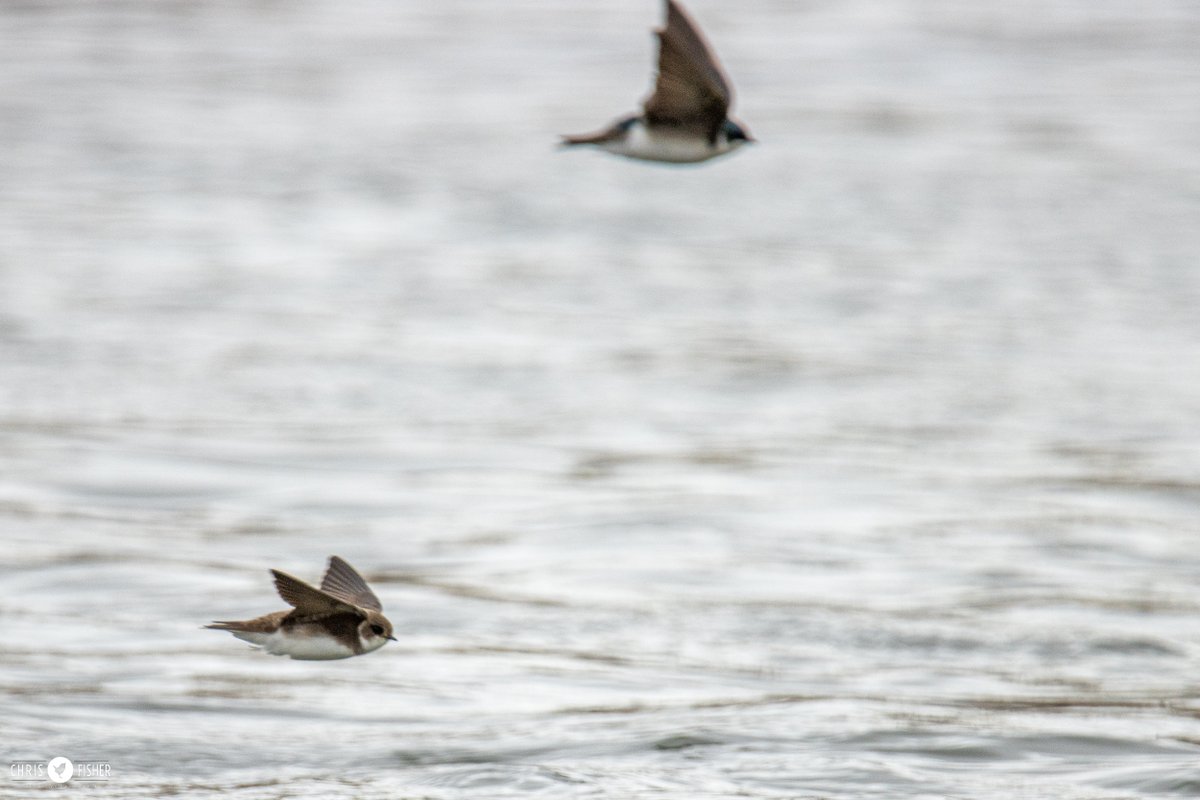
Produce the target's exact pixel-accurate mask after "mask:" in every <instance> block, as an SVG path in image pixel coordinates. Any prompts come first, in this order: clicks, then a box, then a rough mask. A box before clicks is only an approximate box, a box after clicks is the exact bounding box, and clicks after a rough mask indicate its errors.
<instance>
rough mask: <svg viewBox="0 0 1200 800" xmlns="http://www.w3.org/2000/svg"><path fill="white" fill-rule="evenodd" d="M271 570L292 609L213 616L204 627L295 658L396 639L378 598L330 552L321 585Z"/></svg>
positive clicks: (346, 653) (339, 653) (356, 650)
mask: <svg viewBox="0 0 1200 800" xmlns="http://www.w3.org/2000/svg"><path fill="white" fill-rule="evenodd" d="M271 574H272V575H274V576H275V588H276V590H278V592H279V596H280V597H282V598H283V599H284V600H286V601H287V603H288V605H290V606H292V610H291V611H276V612H274V613H272V614H266V615H264V616H261V617H257V618H255V619H250V620H244V621H241V622H235V621H226V622H214V623H213V624H211V625H206V626H205V627H206V628H213V629H216V630H219V631H229V632H230V633H232V634H233V635H234V636H236V637H237V638H239V639H241V640H242V641H245V642H250V643H251V644H253V645H257V646H258V647H260V648H262V649H263V650H265V651H266V652H268V653H270V654H271V655H276V656H288V657H289V658H294V659H297V660H299V661H327V660H330V659H335V658H349V657H350V656H361V655H363V654H365V653H370V652H372V651H373V650H378V649H379V648H381V647H383V646H384V645H385V644H386V643H388V642H389V641H390V642H394V641H396V638H395V637H394V636H392V623H390V622H388V620H387V617H385V616H383V605H382V604H381V603H380V602H379V598H378V597H376V596H375V593H374V592H372V591H371V587H370V586H367V582H366V581H365V580H363V577H362V576H361V575H359V574H358V573H357V572H355V570H354V567H352V566H350V565H349V564H347V563H346V562H345V561H343V560H342V559H341V558H338V557H337V556H331V557H330V559H329V569H327V570H326V571H325V577H324V578H322V579H321V588H320V589H317V588H314V587H312V586H309V585H308V584H307V583H305V582H304V581H302V580H300V579H299V578H295V577H292V576H291V575H288V574H287V573H286V572H280V571H279V570H277V569H273V570H271Z"/></svg>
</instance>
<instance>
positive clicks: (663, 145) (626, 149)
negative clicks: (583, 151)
mask: <svg viewBox="0 0 1200 800" xmlns="http://www.w3.org/2000/svg"><path fill="white" fill-rule="evenodd" d="M738 144H740V142H738ZM598 147H600V148H601V149H602V150H607V151H608V152H610V153H615V154H616V155H619V156H625V157H626V158H637V159H641V160H643V161H666V162H669V163H673V164H692V163H695V162H697V161H707V160H708V159H710V158H716V157H717V156H719V155H724V154H725V153H728V152H729V151H730V150H733V149H735V147H736V145H734V146H731V145H730V143H729V139H728V138H727V137H726V136H725V132H724V131H721V132H719V133H718V134H717V141H716V144H713V145H710V144H709V143H708V141H707V140H705V139H703V138H698V137H692V136H678V135H673V134H663V133H660V132H658V131H655V130H654V129H653V128H647V127H646V126H645V125H643V124H642V122H641V121H640V120H639V121H637V122H634V123H633V124H632V125H631V126H629V130H628V131H627V132H626V133H625V135H624V136H622V137H621V138H619V139H613V140H611V141H608V142H601V143H600V144H599V145H598Z"/></svg>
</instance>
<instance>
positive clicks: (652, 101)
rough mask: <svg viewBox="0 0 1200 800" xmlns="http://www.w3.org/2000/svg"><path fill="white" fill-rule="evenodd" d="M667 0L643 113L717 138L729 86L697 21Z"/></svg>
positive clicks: (730, 98)
mask: <svg viewBox="0 0 1200 800" xmlns="http://www.w3.org/2000/svg"><path fill="white" fill-rule="evenodd" d="M666 3H667V22H666V24H665V25H664V26H663V28H662V29H661V30H659V31H656V33H657V34H658V39H659V47H658V78H657V80H656V81H655V84H654V93H653V94H651V95H650V97H648V98H647V99H646V102H645V103H644V104H643V105H644V107H645V110H646V119H647V120H648V121H649V122H650V123H651V124H653V125H672V126H676V127H683V128H697V129H701V130H703V131H704V132H705V133H706V134H707V135H708V136H709V137H710V138H712V139H715V137H716V133H717V130H718V129H720V127H721V124H722V123H723V122H724V121H725V115H726V114H727V113H728V112H729V105H730V103H732V101H733V91H732V90H731V89H730V88H729V81H728V80H727V79H726V78H725V73H724V71H722V69H721V66H720V64H719V63H718V62H717V57H716V56H715V55H713V52H712V49H711V48H710V47H709V46H708V43H707V42H706V41H705V40H704V36H703V34H701V33H700V29H699V28H698V27H697V26H696V23H695V22H693V21H692V19H691V17H689V16H688V14H687V12H686V11H684V10H683V8H682V7H681V6H680V5H679V4H678V3H677V2H676V1H675V0H666Z"/></svg>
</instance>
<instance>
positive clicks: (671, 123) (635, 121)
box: [563, 0, 754, 163]
mask: <svg viewBox="0 0 1200 800" xmlns="http://www.w3.org/2000/svg"><path fill="white" fill-rule="evenodd" d="M666 6H667V21H666V24H665V25H664V26H663V27H662V28H661V29H660V30H658V31H655V33H656V34H657V35H658V40H659V45H658V77H657V79H656V80H655V83H654V91H653V92H652V93H651V94H650V96H649V97H647V98H646V100H645V102H644V103H642V113H641V114H630V115H628V116H626V117H622V118H621V119H619V120H617V121H616V122H614V123H613V124H612V125H610V126H609V127H608V128H605V129H604V130H602V131H598V132H596V133H588V134H582V135H579V136H564V137H563V144H564V145H566V146H578V145H592V146H595V147H599V148H600V149H601V150H606V151H608V152H610V153H615V154H617V155H621V156H625V157H627V158H637V159H642V160H645V161H665V162H669V163H694V162H697V161H707V160H708V159H710V158H715V157H717V156H720V155H724V154H726V153H731V152H733V151H734V150H736V149H738V148H739V147H741V146H742V145H744V144H747V143H750V142H753V141H754V139H753V138H752V137H751V136H750V134H749V133H747V131H746V129H745V127H744V126H742V125H741V124H739V123H737V122H735V121H734V120H733V119H731V118H730V117H729V106H730V105H731V104H732V102H733V89H732V88H731V87H730V85H729V80H728V79H727V78H726V77H725V72H724V70H722V69H721V65H720V63H719V62H718V61H717V57H716V56H715V55H714V54H713V51H712V48H710V47H709V45H708V42H707V41H705V39H704V35H703V34H702V33H700V28H699V26H698V25H696V23H695V22H694V21H693V20H692V18H691V17H690V16H689V15H688V13H687V12H686V11H684V10H683V7H682V6H681V5H680V4H679V3H678V2H676V0H666Z"/></svg>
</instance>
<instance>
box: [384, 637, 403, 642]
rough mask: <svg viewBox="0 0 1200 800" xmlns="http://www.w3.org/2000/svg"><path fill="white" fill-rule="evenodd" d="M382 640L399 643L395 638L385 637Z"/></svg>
mask: <svg viewBox="0 0 1200 800" xmlns="http://www.w3.org/2000/svg"><path fill="white" fill-rule="evenodd" d="M383 638H385V639H387V640H388V641H389V642H398V641H400V640H399V639H397V638H396V637H395V636H385V637H383Z"/></svg>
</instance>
